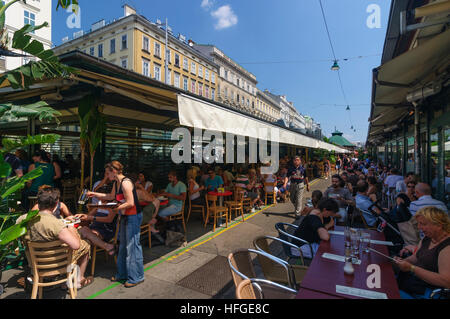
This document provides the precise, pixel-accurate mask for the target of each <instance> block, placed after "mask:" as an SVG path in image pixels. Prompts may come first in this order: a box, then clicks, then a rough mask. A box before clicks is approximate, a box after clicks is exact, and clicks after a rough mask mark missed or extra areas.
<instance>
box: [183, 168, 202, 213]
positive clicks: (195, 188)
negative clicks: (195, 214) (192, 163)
mask: <svg viewBox="0 0 450 319" xmlns="http://www.w3.org/2000/svg"><path fill="white" fill-rule="evenodd" d="M195 174H196V173H195V170H188V172H187V181H188V188H189V198H190V199H191V204H192V205H204V204H205V201H204V196H202V191H203V190H204V189H205V187H204V186H203V185H202V186H199V185H198V183H197V182H196V181H195V177H196V176H195Z"/></svg>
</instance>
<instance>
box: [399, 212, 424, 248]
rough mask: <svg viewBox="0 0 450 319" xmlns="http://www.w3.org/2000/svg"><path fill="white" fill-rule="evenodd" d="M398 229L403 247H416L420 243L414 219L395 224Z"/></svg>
mask: <svg viewBox="0 0 450 319" xmlns="http://www.w3.org/2000/svg"><path fill="white" fill-rule="evenodd" d="M397 226H398V229H399V231H400V233H401V234H402V237H403V240H404V242H405V245H414V246H417V245H418V244H419V242H420V234H419V229H418V228H417V221H416V219H415V218H410V219H409V220H408V221H406V222H403V223H397Z"/></svg>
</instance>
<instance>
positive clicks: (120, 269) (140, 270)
mask: <svg viewBox="0 0 450 319" xmlns="http://www.w3.org/2000/svg"><path fill="white" fill-rule="evenodd" d="M141 223H142V213H140V214H136V215H130V216H125V215H122V217H121V220H120V228H119V241H120V244H119V254H118V256H117V275H116V278H118V279H121V280H125V279H126V280H127V282H128V283H130V284H136V283H138V282H141V281H143V280H144V258H143V256H142V246H141V242H140V233H141V230H140V226H141Z"/></svg>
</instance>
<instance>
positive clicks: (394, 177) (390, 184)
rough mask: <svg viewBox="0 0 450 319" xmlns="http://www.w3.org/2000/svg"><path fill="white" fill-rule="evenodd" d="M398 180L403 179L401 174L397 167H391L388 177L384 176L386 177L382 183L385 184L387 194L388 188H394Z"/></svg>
mask: <svg viewBox="0 0 450 319" xmlns="http://www.w3.org/2000/svg"><path fill="white" fill-rule="evenodd" d="M399 181H403V176H401V175H400V174H399V171H398V169H396V168H393V169H391V175H389V176H388V177H386V179H385V180H384V184H385V185H386V187H387V189H388V193H387V195H389V194H390V192H389V190H390V189H392V188H394V189H395V187H396V186H397V182H399Z"/></svg>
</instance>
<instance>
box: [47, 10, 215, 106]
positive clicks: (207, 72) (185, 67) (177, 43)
mask: <svg viewBox="0 0 450 319" xmlns="http://www.w3.org/2000/svg"><path fill="white" fill-rule="evenodd" d="M75 36H78V37H76V38H75V39H72V40H70V41H66V42H65V43H63V44H61V45H60V46H58V47H56V48H55V49H54V51H55V53H56V54H63V53H67V52H70V51H73V50H80V51H83V52H84V53H87V54H90V55H92V56H95V57H98V58H101V59H104V60H107V61H108V62H111V63H114V64H116V65H119V66H121V67H123V68H125V69H129V70H131V71H134V72H136V73H140V74H142V75H144V76H148V77H150V78H153V79H156V80H158V81H161V82H163V83H166V84H168V85H171V86H175V87H177V88H179V89H182V90H184V91H187V92H191V93H194V94H197V95H199V96H202V97H205V98H207V99H210V100H213V101H215V100H216V98H217V93H216V91H217V84H218V66H217V65H216V64H215V63H213V62H212V61H211V60H210V59H209V58H208V57H206V56H204V55H202V54H201V53H200V52H198V51H197V50H195V49H194V48H192V46H191V45H189V43H188V42H187V41H186V39H185V37H183V36H182V35H178V37H176V36H174V34H173V33H172V31H171V30H170V29H168V33H167V43H168V45H167V51H166V31H165V29H164V28H163V26H162V25H161V24H160V23H159V21H157V22H156V23H155V22H152V21H150V20H148V19H146V18H145V17H143V16H142V15H139V14H137V13H136V11H135V10H134V9H132V8H131V7H129V6H127V5H125V6H124V16H123V17H121V18H119V19H117V20H115V21H112V22H110V23H106V22H105V21H104V20H100V21H99V22H96V23H94V24H93V25H92V28H91V30H90V32H88V33H86V34H78V35H75ZM165 52H166V54H164V53H165ZM166 61H167V65H168V73H167V76H166V72H165V65H166Z"/></svg>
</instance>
